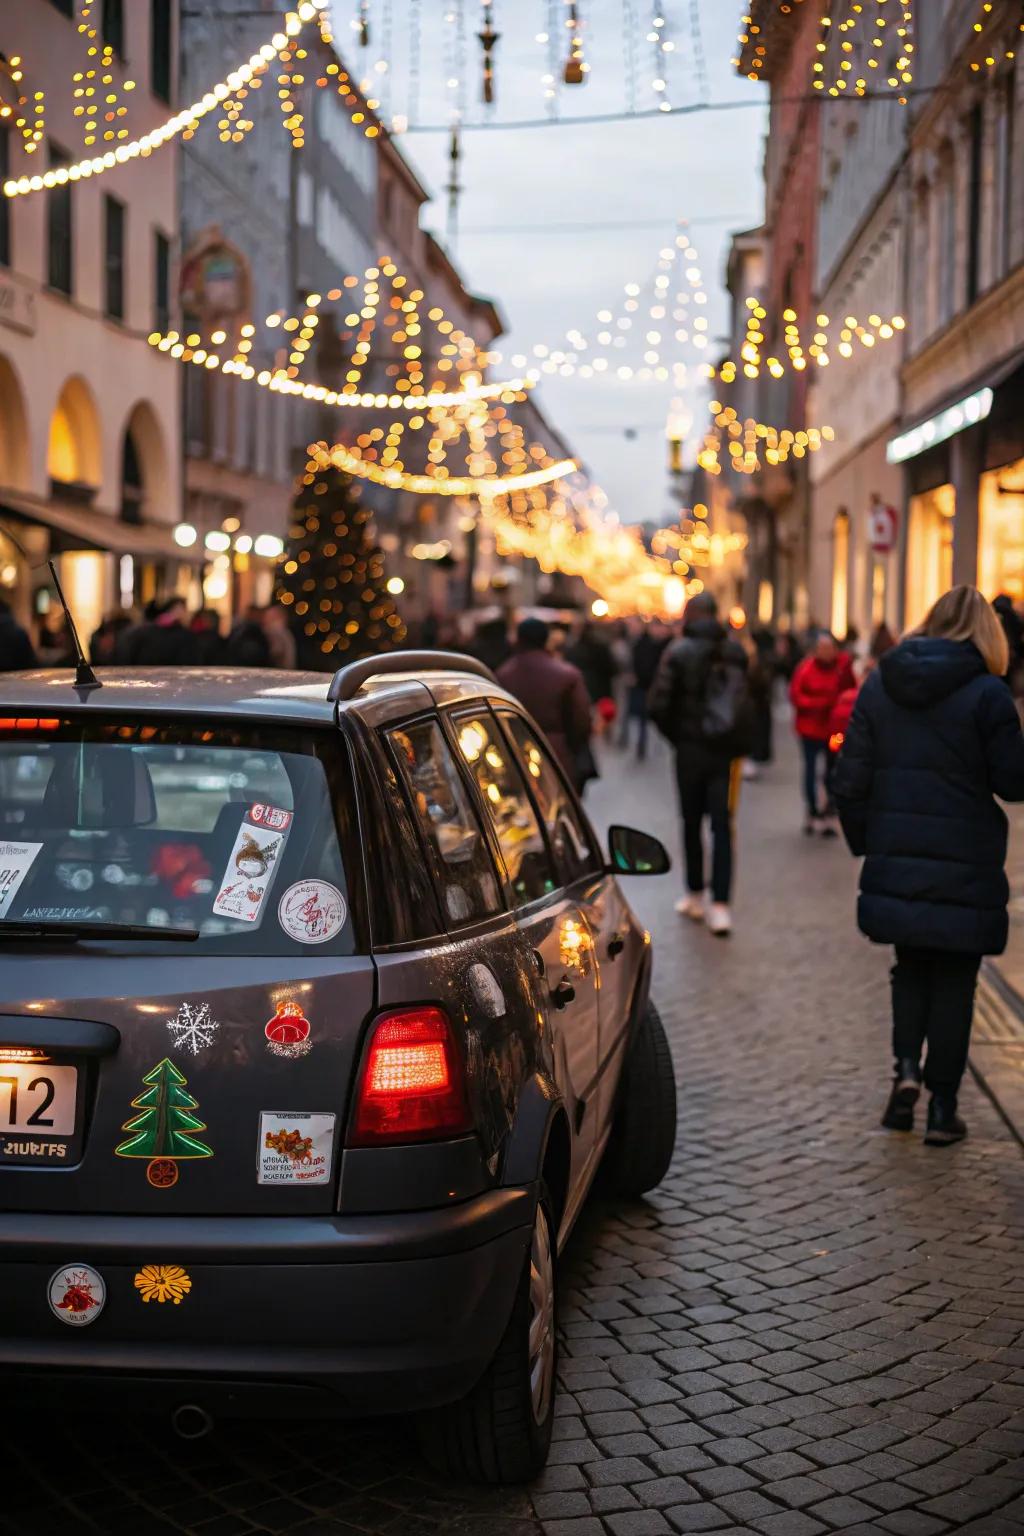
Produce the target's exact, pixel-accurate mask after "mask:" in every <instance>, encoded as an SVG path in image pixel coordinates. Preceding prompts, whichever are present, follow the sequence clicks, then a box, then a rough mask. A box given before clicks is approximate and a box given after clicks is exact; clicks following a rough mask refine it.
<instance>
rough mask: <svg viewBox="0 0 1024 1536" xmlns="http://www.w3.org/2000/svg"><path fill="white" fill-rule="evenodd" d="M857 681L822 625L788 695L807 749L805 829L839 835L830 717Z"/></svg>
mask: <svg viewBox="0 0 1024 1536" xmlns="http://www.w3.org/2000/svg"><path fill="white" fill-rule="evenodd" d="M854 685H855V679H854V675H853V666H852V664H851V662H850V658H849V656H847V655H846V653H845V651H841V650H840V649H839V647H838V645H837V644H836V642H835V639H834V637H833V636H832V635H830V634H829V633H828V631H827V630H819V632H818V637H817V639H816V640H815V642H814V649H813V651H812V652H811V654H810V655H809V656H805V657H804V659H803V661H801V662H800V664H799V666H798V667H797V669H796V671H795V672H794V673H793V680H792V682H791V683H790V685H789V697H790V700H791V702H792V704H793V708H794V710H795V719H794V724H795V726H796V733H797V735H798V736H799V738H800V745H801V749H802V751H803V767H804V772H803V792H804V804H805V807H806V816H805V819H804V832H805V833H806V834H807V835H808V837H813V836H814V834H815V832H820V833H821V834H822V835H823V836H825V837H835V836H836V831H837V829H836V825H835V807H834V806H833V803H832V786H831V772H830V769H831V764H830V760H829V750H828V743H829V734H830V733H829V720H830V718H831V715H832V711H833V709H834V708H835V706H836V700H837V699H838V698H839V695H840V694H841V693H843V692H845V690H846V689H847V688H851V687H853V686H854Z"/></svg>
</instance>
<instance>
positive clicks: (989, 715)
mask: <svg viewBox="0 0 1024 1536" xmlns="http://www.w3.org/2000/svg"><path fill="white" fill-rule="evenodd" d="M1007 660H1008V645H1007V641H1006V635H1005V633H1004V631H1003V629H1002V626H1001V625H1000V622H999V619H998V617H997V615H996V613H995V611H994V610H993V609H992V607H991V606H990V605H989V603H987V602H986V601H985V599H984V598H983V597H982V595H981V593H980V592H979V591H978V590H977V589H976V588H975V587H966V586H961V587H954V589H953V590H952V591H951V592H947V593H946V594H945V596H944V597H941V598H939V601H938V602H937V603H936V604H935V606H934V607H933V608H932V610H931V612H930V613H929V614H928V617H927V618H926V619H925V621H924V623H923V624H922V625H921V626H920V627H919V628H918V629H916V630H914V631H913V632H912V633H911V634H910V635H909V636H908V637H907V638H906V639H905V640H904V641H903V642H902V644H900V645H898V646H896V648H895V649H894V650H891V651H888V652H887V653H886V654H885V655H884V656H883V657H882V659H881V661H880V662H879V664H878V669H877V671H875V672H873V673H872V675H871V676H870V677H869V678H868V679H867V681H866V682H865V684H864V687H863V688H862V689H861V692H860V696H859V698H858V700H857V703H856V706H855V708H854V711H853V717H852V719H851V721H850V726H849V730H848V731H847V733H846V741H845V744H844V746H843V750H842V753H841V754H840V758H839V762H838V765H837V768H836V773H835V781H834V790H835V795H836V801H837V804H838V806H839V813H840V816H841V818H842V824H843V830H844V832H845V834H846V838H847V841H848V843H849V845H850V849H851V852H853V853H854V854H855V855H857V856H858V857H863V858H864V866H863V869H862V871H861V880H860V898H859V903H858V920H859V924H860V928H861V930H862V932H864V933H865V934H866V935H867V937H868V938H869V939H872V940H873V941H874V942H875V943H876V944H892V945H894V946H895V949H896V964H895V966H894V968H893V972H892V1015H893V1055H894V1057H895V1063H896V1071H895V1080H894V1083H893V1087H892V1092H891V1093H890V1096H889V1101H888V1104H887V1105H886V1108H885V1113H884V1115H883V1117H882V1124H883V1125H884V1126H885V1127H886V1128H887V1129H889V1130H894V1131H909V1130H911V1129H912V1128H913V1123H914V1105H915V1104H916V1102H917V1099H918V1096H919V1094H920V1089H921V1083H922V1080H923V1082H924V1084H925V1085H926V1087H927V1088H928V1091H929V1093H930V1094H931V1102H930V1104H929V1107H928V1126H927V1131H926V1134H925V1141H926V1142H927V1143H928V1145H929V1146H937V1147H943V1146H949V1145H950V1144H951V1143H952V1142H955V1141H960V1140H961V1139H962V1138H963V1137H964V1136H965V1135H966V1134H967V1127H966V1125H965V1124H964V1121H963V1119H962V1118H961V1117H960V1115H959V1114H958V1112H957V1094H958V1091H959V1087H960V1080H961V1078H962V1077H963V1074H964V1069H965V1067H966V1065H967V1051H968V1046H969V1043H970V1034H971V1017H972V1013H973V1008H974V990H975V985H976V982H977V977H978V970H979V967H980V965H981V959H982V956H983V955H994V954H1001V953H1002V951H1003V949H1004V948H1005V947H1006V940H1007V932H1008V917H1007V901H1008V899H1009V886H1008V884H1007V879H1006V873H1005V867H1004V866H1005V862H1006V844H1007V820H1006V814H1005V812H1004V811H1003V810H1002V809H1001V807H1000V806H999V805H998V804H997V803H996V800H995V798H994V797H995V796H996V795H998V796H999V797H1000V798H1001V799H1003V800H1024V736H1022V734H1021V725H1020V720H1019V718H1018V715H1017V710H1016V707H1015V705H1014V702H1013V698H1012V696H1011V694H1010V691H1009V689H1008V688H1007V686H1006V684H1005V682H1004V681H1003V678H1004V676H1005V673H1006V668H1007ZM926 1045H927V1059H926V1061H925V1064H924V1071H923V1074H922V1069H921V1055H922V1051H923V1050H924V1048H925V1046H926Z"/></svg>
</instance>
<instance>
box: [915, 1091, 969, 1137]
mask: <svg viewBox="0 0 1024 1536" xmlns="http://www.w3.org/2000/svg"><path fill="white" fill-rule="evenodd" d="M966 1135H967V1126H966V1125H965V1123H964V1121H963V1120H961V1118H960V1116H959V1115H958V1114H957V1112H956V1099H940V1098H938V1097H937V1096H935V1097H933V1098H932V1101H931V1103H930V1104H929V1105H928V1129H927V1130H926V1131H925V1133H924V1144H925V1146H926V1147H951V1146H952V1145H953V1143H954V1142H955V1141H963V1139H964V1137H965V1136H966Z"/></svg>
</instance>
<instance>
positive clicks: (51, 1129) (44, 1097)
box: [0, 1061, 78, 1150]
mask: <svg viewBox="0 0 1024 1536" xmlns="http://www.w3.org/2000/svg"><path fill="white" fill-rule="evenodd" d="M77 1098H78V1068H77V1067H51V1066H47V1065H46V1064H45V1063H43V1062H17V1063H15V1062H8V1061H0V1136H3V1137H6V1136H9V1135H10V1134H11V1133H12V1132H14V1133H22V1132H23V1133H24V1134H25V1135H26V1136H30V1137H35V1138H38V1139H40V1140H43V1139H48V1138H49V1137H51V1136H73V1135H74V1131H75V1112H76V1108H77ZM0 1150H2V1148H0Z"/></svg>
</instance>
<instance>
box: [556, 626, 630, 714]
mask: <svg viewBox="0 0 1024 1536" xmlns="http://www.w3.org/2000/svg"><path fill="white" fill-rule="evenodd" d="M565 659H566V661H569V662H571V663H572V665H573V666H574V667H578V668H579V670H580V671H581V672H582V673H583V681H584V682H585V683H586V685H587V692H588V693H589V695H590V699H591V703H593V704H595V705H597V706H598V714H597V719H598V721H599V722H603V724H605V725H607V724H610V723H611V721H612V720H614V718H615V711H614V702H615V701H614V697H613V695H614V692H615V674H616V671H617V667H616V662H615V657H614V656H613V655H612V648H611V644H610V643H609V641H608V639H606V638H605V635H604V632H603V630H602V629H601V626H600V625H599V624H584V626H583V629H582V632H581V634H580V637H579V639H578V640H577V641H576V644H575V645H571V646H570V647H569V648H568V650H567V651H566V653H565ZM605 699H608V700H610V701H611V703H612V706H613V707H612V709H611V710H609V709H608V708H607V706H605V707H604V708H601V705H602V703H603V701H604V700H605Z"/></svg>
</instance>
